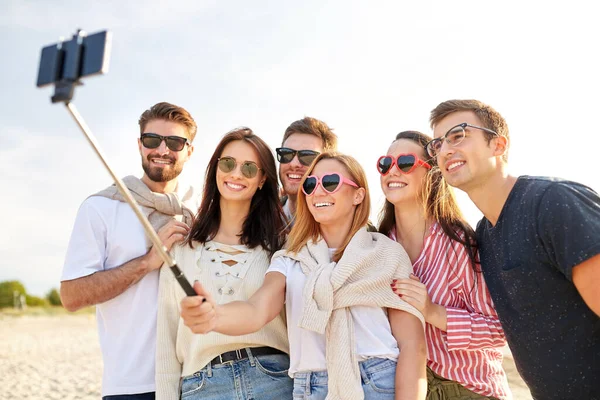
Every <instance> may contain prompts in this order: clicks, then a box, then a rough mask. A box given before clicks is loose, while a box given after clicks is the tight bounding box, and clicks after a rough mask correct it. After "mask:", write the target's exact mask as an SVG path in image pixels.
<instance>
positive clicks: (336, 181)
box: [302, 172, 358, 196]
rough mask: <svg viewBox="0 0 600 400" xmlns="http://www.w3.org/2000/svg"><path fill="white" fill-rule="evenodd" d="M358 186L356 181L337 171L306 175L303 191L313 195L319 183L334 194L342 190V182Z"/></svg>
mask: <svg viewBox="0 0 600 400" xmlns="http://www.w3.org/2000/svg"><path fill="white" fill-rule="evenodd" d="M344 183H345V184H346V185H350V186H354V187H355V188H357V187H358V185H357V184H356V183H354V182H353V181H351V180H350V179H348V178H344V177H343V176H342V175H340V174H338V173H337V172H334V173H331V174H324V175H322V176H320V177H319V176H316V175H310V176H308V177H306V179H305V180H304V182H303V183H302V191H303V192H304V194H305V195H307V196H312V194H313V193H314V192H315V190H317V187H318V186H319V184H320V185H321V186H322V187H323V190H325V191H326V192H327V193H330V194H333V193H335V192H337V191H338V190H340V188H341V187H342V184H344Z"/></svg>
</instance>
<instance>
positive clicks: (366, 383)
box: [293, 358, 396, 400]
mask: <svg viewBox="0 0 600 400" xmlns="http://www.w3.org/2000/svg"><path fill="white" fill-rule="evenodd" d="M358 367H359V369H360V377H361V381H362V387H363V392H364V393H365V400H394V392H395V380H396V361H392V360H388V359H387V358H369V359H368V360H365V361H361V362H359V363H358ZM293 394H294V400H300V399H303V400H323V399H325V397H327V371H317V372H296V373H295V374H294V393H293Z"/></svg>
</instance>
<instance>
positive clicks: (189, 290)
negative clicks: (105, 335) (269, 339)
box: [65, 102, 196, 296]
mask: <svg viewBox="0 0 600 400" xmlns="http://www.w3.org/2000/svg"><path fill="white" fill-rule="evenodd" d="M65 105H66V106H67V109H68V110H69V112H70V113H71V115H72V116H73V118H74V119H75V122H76V123H77V125H79V127H80V128H81V130H82V131H83V133H84V135H85V137H86V138H87V140H88V142H89V143H90V144H91V145H92V147H93V148H94V150H95V151H96V154H97V155H98V157H99V158H100V160H102V163H103V164H104V166H105V167H106V169H107V170H108V172H109V173H110V176H112V178H113V180H114V181H115V184H116V185H117V188H118V189H119V191H120V192H121V194H122V195H123V197H124V198H125V201H126V202H127V203H129V205H130V206H131V209H132V210H133V212H135V215H136V216H137V217H138V219H139V221H140V223H141V224H142V226H143V227H144V230H145V231H146V235H148V237H149V238H150V241H151V242H152V244H153V245H154V248H156V250H157V251H158V254H159V255H160V258H162V260H163V261H164V262H165V264H167V265H168V266H169V268H170V269H171V271H173V274H175V279H176V280H177V281H178V282H179V284H180V285H181V287H182V289H183V290H184V292H185V294H186V295H188V296H196V291H195V290H194V288H193V287H192V285H190V282H189V281H188V280H187V279H186V278H185V276H184V275H183V272H182V271H181V270H180V269H179V267H178V266H177V264H176V263H175V260H173V258H172V257H171V255H170V254H169V252H168V251H167V248H166V247H165V246H164V245H163V244H162V241H161V240H160V238H159V237H158V235H157V234H156V232H155V231H154V228H152V225H150V221H148V218H146V216H145V215H144V214H143V213H142V211H141V210H140V207H139V206H138V204H137V202H136V201H135V199H134V198H133V196H132V195H131V192H130V191H129V189H127V186H125V184H124V183H123V181H122V180H121V178H119V177H118V176H117V175H116V174H115V173H114V172H113V170H112V168H111V167H110V166H109V165H108V163H107V162H106V159H105V158H104V155H103V154H102V150H100V146H99V145H98V142H97V141H96V138H95V137H94V135H92V132H91V131H90V128H89V127H88V126H87V124H86V123H85V121H84V120H83V118H82V116H81V115H80V114H79V112H78V111H77V109H76V108H75V105H74V104H73V103H70V102H65Z"/></svg>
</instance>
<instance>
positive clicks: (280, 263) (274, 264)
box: [265, 257, 294, 277]
mask: <svg viewBox="0 0 600 400" xmlns="http://www.w3.org/2000/svg"><path fill="white" fill-rule="evenodd" d="M293 263H294V261H293V260H291V259H289V258H287V257H277V258H275V259H274V260H273V261H271V265H269V268H268V269H267V272H265V275H266V274H268V273H269V272H279V273H281V274H283V276H286V277H287V275H288V268H289V267H290V265H292V264H293Z"/></svg>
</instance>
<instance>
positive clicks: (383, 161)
mask: <svg viewBox="0 0 600 400" xmlns="http://www.w3.org/2000/svg"><path fill="white" fill-rule="evenodd" d="M394 165H396V166H397V167H398V171H400V173H402V174H405V175H408V174H410V173H411V172H413V171H414V170H415V169H416V168H417V167H424V168H427V169H431V165H429V164H427V163H426V162H425V161H423V160H421V159H420V158H419V157H417V155H416V154H414V153H405V154H399V155H398V157H396V158H394V157H392V156H381V157H379V160H377V171H379V173H380V174H381V175H387V174H388V173H389V172H390V171H391V170H392V168H393V167H394Z"/></svg>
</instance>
